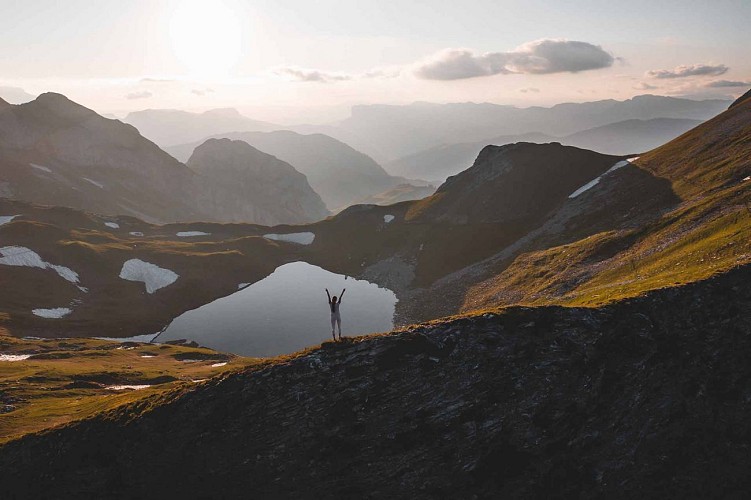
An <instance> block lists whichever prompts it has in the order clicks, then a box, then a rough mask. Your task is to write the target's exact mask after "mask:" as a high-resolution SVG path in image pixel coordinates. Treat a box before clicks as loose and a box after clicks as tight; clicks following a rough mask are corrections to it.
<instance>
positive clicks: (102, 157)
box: [0, 93, 327, 224]
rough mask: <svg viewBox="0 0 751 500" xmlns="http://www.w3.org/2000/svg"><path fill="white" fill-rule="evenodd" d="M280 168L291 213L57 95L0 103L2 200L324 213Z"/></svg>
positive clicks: (272, 218)
mask: <svg viewBox="0 0 751 500" xmlns="http://www.w3.org/2000/svg"><path fill="white" fill-rule="evenodd" d="M251 156H252V155H251ZM254 158H256V159H258V160H259V161H261V162H268V160H269V158H267V157H263V158H261V156H260V155H256V156H255V157H254ZM282 163H283V162H279V161H277V162H276V165H282ZM281 171H284V172H286V173H287V174H288V176H289V177H290V178H293V177H294V178H295V179H297V181H295V182H290V183H289V184H286V186H287V187H289V188H292V187H294V189H290V190H289V193H288V195H289V196H293V197H299V198H300V199H301V200H302V201H301V204H300V206H299V207H297V208H293V207H277V206H274V205H273V204H269V203H265V204H264V205H263V206H260V205H257V204H256V200H254V199H252V198H251V197H249V196H248V193H243V192H240V191H238V190H237V189H236V188H235V187H232V188H231V189H229V188H228V185H229V184H232V183H231V182H227V180H226V179H224V180H223V181H221V182H217V179H216V178H215V177H214V176H208V175H202V174H200V173H197V172H196V171H194V170H191V169H190V168H188V167H187V166H185V165H184V164H182V163H180V162H178V161H177V160H175V159H174V158H172V157H171V156H170V155H168V154H167V153H165V152H164V151H162V150H161V149H160V148H159V147H158V146H157V145H156V144H154V143H152V142H151V141H149V140H148V139H146V138H144V137H143V136H141V134H140V133H139V132H138V130H136V129H135V128H134V127H133V126H131V125H127V124H124V123H121V122H120V121H118V120H110V119H107V118H104V117H102V116H100V115H98V114H97V113H95V112H94V111H92V110H90V109H87V108H85V107H83V106H81V105H79V104H76V103H74V102H72V101H70V100H69V99H67V98H66V97H64V96H62V95H60V94H54V93H45V94H42V95H40V96H39V97H37V98H36V99H35V100H33V101H31V102H28V103H25V104H20V105H11V104H8V103H6V102H4V101H0V172H2V176H0V196H3V197H6V198H13V199H16V200H23V201H29V202H34V203H41V204H46V205H59V206H66V207H73V208H78V209H82V210H89V211H92V212H97V213H100V214H106V215H119V214H123V215H130V216H135V217H139V218H141V219H143V220H146V221H150V222H162V223H163V222H175V221H187V220H206V221H227V222H231V221H238V220H242V221H244V222H264V223H267V224H276V223H285V222H286V223H293V222H310V221H313V220H317V219H319V218H321V217H323V216H325V215H326V213H327V211H326V210H325V208H322V207H320V206H317V205H316V203H318V205H320V200H319V199H318V196H317V195H316V194H315V193H314V192H312V190H311V189H310V186H309V185H308V184H307V181H304V182H302V183H301V182H300V175H301V174H299V173H298V172H295V171H294V169H293V168H292V167H290V166H289V165H285V166H283V168H282V170H280V172H281ZM257 174H258V176H257V178H256V179H255V182H256V183H257V186H258V187H263V186H267V187H268V186H271V184H272V182H276V181H277V180H279V179H280V175H278V173H273V174H272V173H271V172H270V171H269V169H265V170H263V173H262V172H261V171H260V170H258V171H257ZM264 175H265V177H264ZM298 187H299V189H298ZM316 200H318V202H316ZM308 209H310V211H308ZM239 214H244V215H242V216H241V215H239ZM249 214H255V217H256V218H253V217H251V216H250V215H249ZM238 217H246V218H240V219H238Z"/></svg>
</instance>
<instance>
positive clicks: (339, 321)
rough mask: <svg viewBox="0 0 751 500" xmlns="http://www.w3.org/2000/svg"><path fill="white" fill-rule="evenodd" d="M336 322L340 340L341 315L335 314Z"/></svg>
mask: <svg viewBox="0 0 751 500" xmlns="http://www.w3.org/2000/svg"><path fill="white" fill-rule="evenodd" d="M336 324H337V326H338V327H339V340H342V317H341V316H339V315H338V314H337V315H336Z"/></svg>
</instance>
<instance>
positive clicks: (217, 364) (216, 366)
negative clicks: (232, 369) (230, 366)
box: [211, 362, 227, 368]
mask: <svg viewBox="0 0 751 500" xmlns="http://www.w3.org/2000/svg"><path fill="white" fill-rule="evenodd" d="M226 364H227V363H226V362H224V363H214V364H213V365H211V366H212V367H213V368H219V367H220V366H224V365H226Z"/></svg>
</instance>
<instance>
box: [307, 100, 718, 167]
mask: <svg viewBox="0 0 751 500" xmlns="http://www.w3.org/2000/svg"><path fill="white" fill-rule="evenodd" d="M729 104H730V101H727V100H705V101H693V100H690V99H682V98H675V97H665V96H655V95H640V96H636V97H633V98H631V99H627V100H624V101H616V100H613V99H608V100H602V101H594V102H584V103H563V104H558V105H555V106H552V107H550V108H543V107H530V108H517V107H514V106H502V105H498V104H489V103H482V104H477V103H452V104H432V103H414V104H410V105H381V104H378V105H367V106H366V105H361V106H353V108H352V114H351V116H350V117H349V118H347V119H345V120H343V121H341V122H339V123H338V124H334V125H330V126H326V127H315V126H304V127H299V128H292V129H293V130H298V131H301V132H302V131H305V132H307V133H310V132H322V133H326V134H328V135H331V136H332V137H335V138H337V139H339V140H342V141H344V142H346V143H347V144H350V145H351V146H352V147H354V148H356V149H358V150H359V151H362V152H364V153H366V154H368V155H370V156H372V157H373V158H375V159H376V160H377V161H379V162H381V163H383V164H386V163H388V162H390V161H393V160H395V159H397V158H401V157H404V156H407V155H410V154H413V153H417V152H418V151H422V150H425V149H429V148H432V147H436V146H440V145H442V144H455V143H464V142H477V141H481V140H485V139H487V138H488V137H493V136H501V135H516V134H519V133H520V132H528V131H535V132H539V133H543V134H549V135H553V136H565V135H569V134H572V133H575V132H578V131H581V130H586V129H590V128H594V127H600V126H603V125H608V124H610V123H614V122H619V121H624V120H631V119H638V120H649V119H653V118H679V119H691V120H707V119H709V118H711V117H713V116H715V115H717V114H718V113H720V112H722V111H724V110H725V109H726V108H727V107H728V105H729Z"/></svg>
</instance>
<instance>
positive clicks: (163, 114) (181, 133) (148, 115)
mask: <svg viewBox="0 0 751 500" xmlns="http://www.w3.org/2000/svg"><path fill="white" fill-rule="evenodd" d="M123 122H125V123H129V124H131V125H133V126H134V127H136V128H137V129H138V130H139V131H140V132H141V134H142V135H143V136H144V137H146V138H148V139H150V140H152V141H154V142H155V143H157V144H158V145H159V146H161V147H166V146H173V145H175V144H184V143H186V142H193V141H197V140H199V139H204V138H206V137H208V136H211V135H214V134H218V133H221V132H227V131H255V130H262V131H268V130H276V129H278V128H279V127H278V126H277V125H274V124H272V123H268V122H264V121H259V120H253V119H251V118H248V117H246V116H243V115H242V114H240V112H239V111H237V110H236V109H234V108H220V109H212V110H209V111H205V112H203V113H191V112H188V111H182V110H176V109H146V110H143V111H134V112H132V113H128V115H127V116H126V117H125V118H124V119H123Z"/></svg>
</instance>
